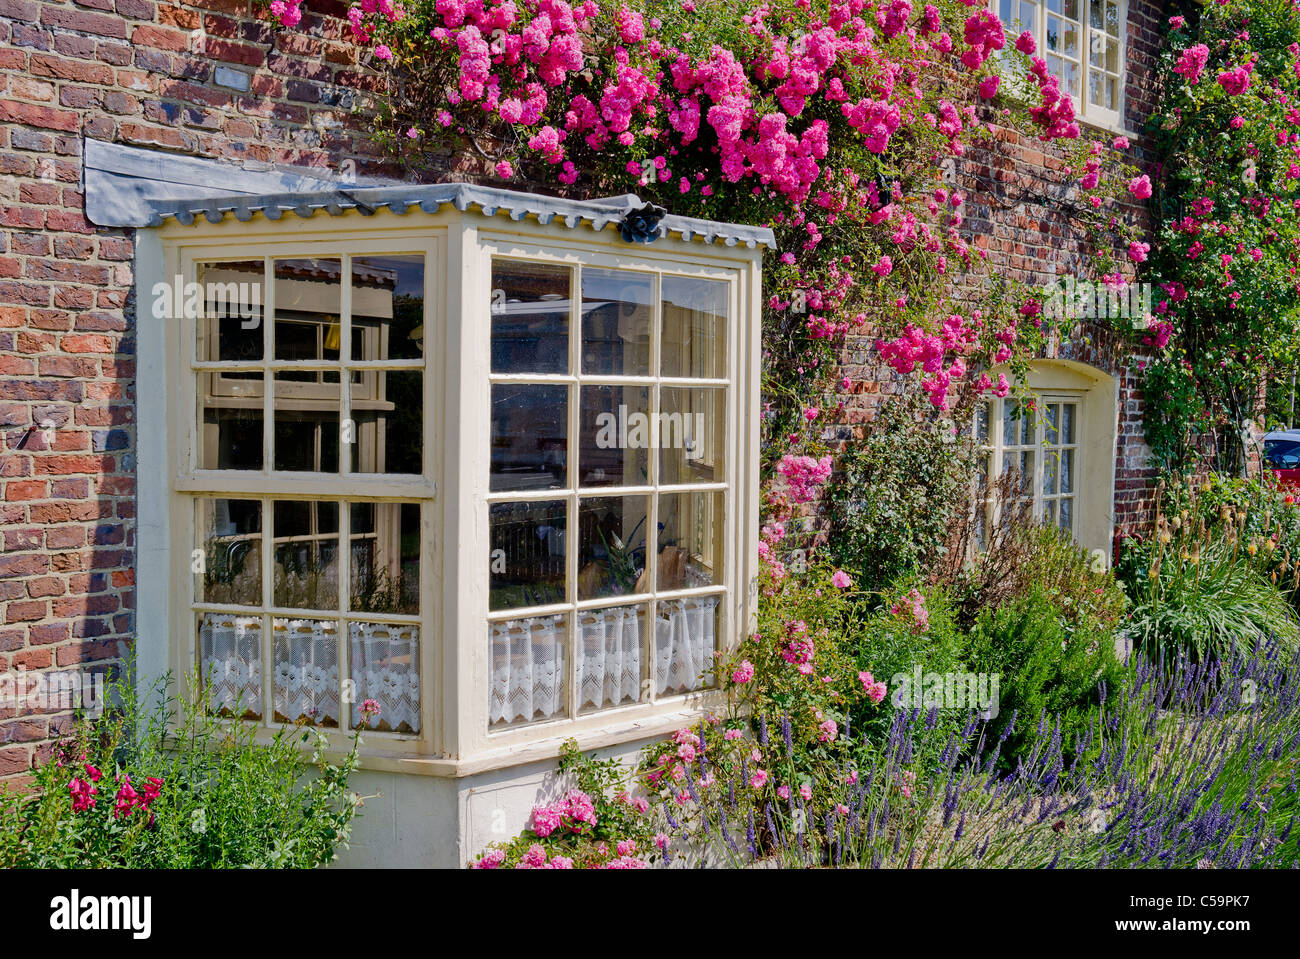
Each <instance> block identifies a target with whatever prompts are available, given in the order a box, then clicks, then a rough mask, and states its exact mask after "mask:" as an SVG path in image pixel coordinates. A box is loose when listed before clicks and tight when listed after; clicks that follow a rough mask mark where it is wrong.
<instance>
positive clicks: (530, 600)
mask: <svg viewBox="0 0 1300 959" xmlns="http://www.w3.org/2000/svg"><path fill="white" fill-rule="evenodd" d="M567 515H568V514H567V506H566V504H565V502H564V501H563V500H548V501H546V502H541V503H493V504H492V506H491V508H490V514H489V518H488V525H489V531H488V538H489V543H490V547H489V561H490V566H489V570H490V573H489V579H488V607H489V608H490V609H494V610H496V609H519V608H522V607H525V606H549V605H551V604H553V603H563V602H564V601H565V599H566V598H567V597H566V594H565V589H564V580H565V571H566V569H567V566H566V564H565V546H566V542H565V540H566V537H565V530H566V529H567V528H568V520H567Z"/></svg>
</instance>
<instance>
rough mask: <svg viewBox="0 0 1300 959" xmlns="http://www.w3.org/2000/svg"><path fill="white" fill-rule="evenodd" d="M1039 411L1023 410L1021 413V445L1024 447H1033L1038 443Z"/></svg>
mask: <svg viewBox="0 0 1300 959" xmlns="http://www.w3.org/2000/svg"><path fill="white" fill-rule="evenodd" d="M1037 416H1038V414H1037V411H1035V410H1031V409H1028V408H1023V409H1022V410H1021V411H1020V443H1021V445H1022V446H1033V445H1034V443H1035V442H1037V439H1036V437H1037V436H1038V421H1037Z"/></svg>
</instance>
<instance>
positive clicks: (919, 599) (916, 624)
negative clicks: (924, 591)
mask: <svg viewBox="0 0 1300 959" xmlns="http://www.w3.org/2000/svg"><path fill="white" fill-rule="evenodd" d="M889 611H890V613H892V614H893V615H895V616H900V615H903V614H904V611H906V612H907V613H910V614H911V616H912V627H913V628H914V629H915V630H916V631H917V632H918V633H923V632H925V631H926V630H927V629H929V628H930V611H929V610H927V609H926V608H925V597H924V596H922V595H921V593H920V591H919V590H916V589H913V590H911V591H909V592H908V594H907V595H906V596H904V597H903V598H902V599H901V600H900V601H899V602H897V603H895V604H894V605H893V606H891V607H889Z"/></svg>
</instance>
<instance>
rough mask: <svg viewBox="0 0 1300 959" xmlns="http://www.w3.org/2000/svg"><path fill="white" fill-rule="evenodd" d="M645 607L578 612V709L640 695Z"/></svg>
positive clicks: (615, 704)
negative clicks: (579, 692)
mask: <svg viewBox="0 0 1300 959" xmlns="http://www.w3.org/2000/svg"><path fill="white" fill-rule="evenodd" d="M644 622H645V610H644V609H643V608H641V607H637V606H615V607H613V608H612V609H598V610H594V611H589V612H582V613H579V614H578V675H579V676H580V677H581V679H582V699H581V701H580V702H579V703H578V708H579V709H580V710H581V709H588V708H591V709H601V708H606V707H610V706H618V705H620V704H621V703H634V702H636V701H637V700H638V699H640V698H641V638H642V629H643V625H642V624H643V623H644Z"/></svg>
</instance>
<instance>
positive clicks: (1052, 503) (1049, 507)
mask: <svg viewBox="0 0 1300 959" xmlns="http://www.w3.org/2000/svg"><path fill="white" fill-rule="evenodd" d="M1043 525H1044V526H1055V525H1056V500H1054V499H1049V500H1048V501H1047V502H1046V503H1044V504H1043Z"/></svg>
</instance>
